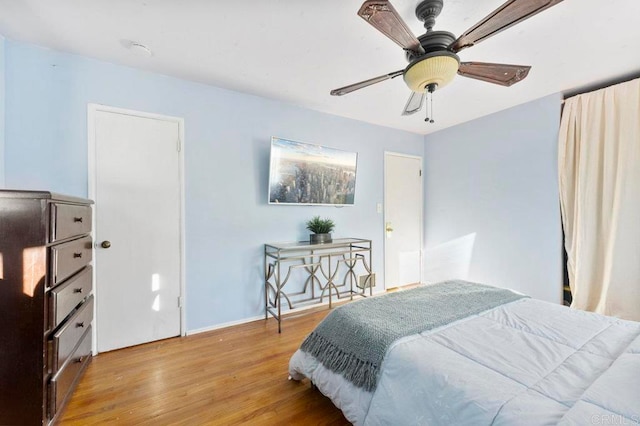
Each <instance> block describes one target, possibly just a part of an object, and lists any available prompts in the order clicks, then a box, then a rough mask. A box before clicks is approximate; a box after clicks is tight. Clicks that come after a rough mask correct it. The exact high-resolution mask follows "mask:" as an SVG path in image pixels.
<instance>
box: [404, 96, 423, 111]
mask: <svg viewBox="0 0 640 426" xmlns="http://www.w3.org/2000/svg"><path fill="white" fill-rule="evenodd" d="M425 96H426V95H425V92H422V93H418V92H411V96H409V100H408V101H407V104H406V105H405V106H404V110H403V111H402V115H411V114H415V113H416V112H418V111H420V110H421V109H422V104H423V103H424V98H425Z"/></svg>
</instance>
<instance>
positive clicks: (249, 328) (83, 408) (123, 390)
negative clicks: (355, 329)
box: [60, 309, 349, 425]
mask: <svg viewBox="0 0 640 426" xmlns="http://www.w3.org/2000/svg"><path fill="white" fill-rule="evenodd" d="M328 313H329V310H327V309H323V310H320V311H317V312H314V313H310V314H306V315H298V316H295V317H291V316H290V317H286V318H285V319H284V320H283V323H282V334H278V329H277V323H276V321H275V320H274V319H273V318H269V320H267V321H264V320H262V321H255V322H251V323H248V324H243V325H239V326H234V327H229V328H225V329H221V330H216V331H211V332H207V333H201V334H196V335H193V336H187V337H177V338H173V339H167V340H163V341H160V342H154V343H148V344H145V345H140V346H135V347H132V348H127V349H121V350H118V351H113V352H107V353H103V354H99V355H98V356H96V357H94V359H93V361H92V362H91V364H90V365H89V367H88V369H87V371H86V373H85V375H84V377H83V378H82V380H81V382H80V384H79V385H78V387H77V389H76V391H75V393H74V395H73V397H72V399H71V401H70V402H69V404H68V406H67V407H66V409H65V411H64V412H63V416H62V418H61V421H60V424H62V425H90V424H120V425H134V424H135V425H140V424H154V425H168V424H171V425H174V424H176V425H181V424H183V425H205V424H206V425H233V424H251V425H281V424H282V425H285V424H286V425H296V424H300V425H302V424H305V425H348V424H349V423H348V422H347V421H346V420H345V418H344V417H343V415H342V413H341V412H340V410H338V409H337V408H335V407H334V405H333V404H332V403H331V401H330V400H329V399H328V398H326V397H325V396H324V395H322V394H321V393H320V392H319V391H317V390H315V389H311V386H310V384H309V382H308V381H307V380H304V381H303V382H295V381H289V380H287V376H288V373H287V368H288V365H289V357H290V356H291V355H292V354H293V352H294V351H295V350H296V349H297V348H298V346H299V345H300V343H301V342H302V340H303V339H304V337H305V336H306V335H307V334H308V333H310V332H311V330H312V329H313V327H315V325H316V324H317V323H318V322H320V320H322V319H323V318H324V317H325V316H326V315H327V314H328Z"/></svg>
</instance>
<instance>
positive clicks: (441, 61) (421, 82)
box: [404, 31, 460, 93]
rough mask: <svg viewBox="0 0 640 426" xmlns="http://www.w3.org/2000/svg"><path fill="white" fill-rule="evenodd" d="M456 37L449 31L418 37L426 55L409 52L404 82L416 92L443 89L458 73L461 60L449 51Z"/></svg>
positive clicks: (432, 32)
mask: <svg viewBox="0 0 640 426" xmlns="http://www.w3.org/2000/svg"><path fill="white" fill-rule="evenodd" d="M455 39H456V37H455V36H454V35H453V34H451V33H450V32H447V31H431V32H427V33H426V34H423V35H421V36H420V37H418V40H419V41H420V45H421V46H422V48H423V49H424V51H425V53H423V54H418V53H416V52H412V51H407V60H408V61H409V65H407V68H405V70H404V81H405V83H407V86H409V88H410V89H411V90H413V91H414V92H419V93H420V92H424V91H425V90H427V89H429V91H433V89H435V88H442V87H444V86H446V85H447V84H449V83H450V82H451V81H452V80H453V78H454V77H455V76H456V74H457V72H458V67H459V65H460V58H459V57H458V55H456V54H455V53H453V52H451V51H450V50H448V47H449V46H450V45H451V43H453V42H454V41H455Z"/></svg>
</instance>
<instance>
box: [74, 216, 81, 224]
mask: <svg viewBox="0 0 640 426" xmlns="http://www.w3.org/2000/svg"><path fill="white" fill-rule="evenodd" d="M73 221H74V222H80V223H82V218H81V217H74V218H73Z"/></svg>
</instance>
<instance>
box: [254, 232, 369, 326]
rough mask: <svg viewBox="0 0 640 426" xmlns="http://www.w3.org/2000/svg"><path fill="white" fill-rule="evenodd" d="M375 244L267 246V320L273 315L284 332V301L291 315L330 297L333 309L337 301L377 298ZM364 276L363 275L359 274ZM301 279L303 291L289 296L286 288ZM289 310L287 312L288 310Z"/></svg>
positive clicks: (344, 242) (340, 242) (351, 240)
mask: <svg viewBox="0 0 640 426" xmlns="http://www.w3.org/2000/svg"><path fill="white" fill-rule="evenodd" d="M371 261H372V248H371V240H365V239H360V238H340V239H334V240H333V241H332V242H330V243H322V244H311V243H310V242H308V241H299V242H290V243H272V244H265V245H264V272H265V280H264V285H265V313H264V317H265V319H268V318H269V314H271V315H272V316H273V317H274V318H275V319H276V320H277V321H278V333H280V332H281V331H282V328H281V322H282V311H283V306H282V302H283V299H284V300H285V301H286V303H287V305H288V311H291V310H294V309H296V308H301V307H304V306H309V305H315V304H321V303H323V301H324V298H325V297H326V298H327V299H328V301H329V309H331V303H332V300H333V298H334V297H335V298H336V299H343V298H346V297H349V299H350V300H353V297H354V296H364V297H366V296H367V295H366V290H367V288H368V289H369V295H372V294H373V286H374V285H375V282H374V274H373V272H372V268H371ZM358 273H360V274H358ZM299 276H301V280H300V281H302V286H301V288H298V289H294V288H291V287H293V286H294V283H293V282H292V283H291V284H289V288H291V290H290V291H289V292H288V293H287V292H285V291H284V290H283V288H284V286H285V285H286V284H287V283H289V282H290V281H295V280H294V277H299ZM285 309H286V308H285Z"/></svg>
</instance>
